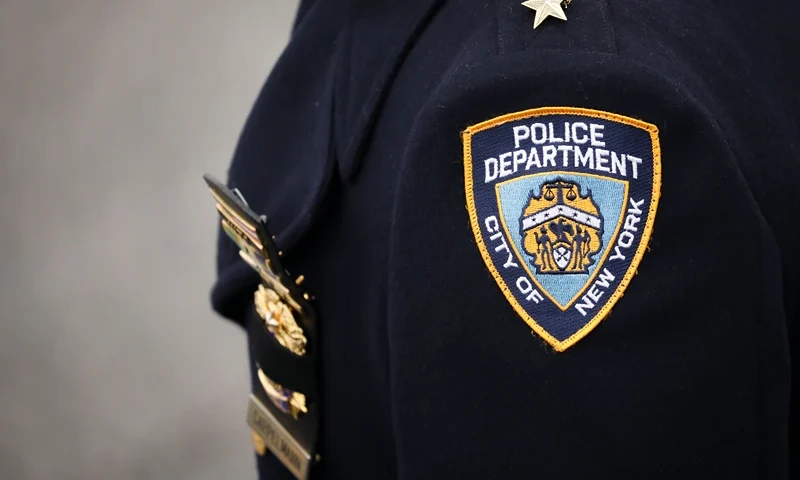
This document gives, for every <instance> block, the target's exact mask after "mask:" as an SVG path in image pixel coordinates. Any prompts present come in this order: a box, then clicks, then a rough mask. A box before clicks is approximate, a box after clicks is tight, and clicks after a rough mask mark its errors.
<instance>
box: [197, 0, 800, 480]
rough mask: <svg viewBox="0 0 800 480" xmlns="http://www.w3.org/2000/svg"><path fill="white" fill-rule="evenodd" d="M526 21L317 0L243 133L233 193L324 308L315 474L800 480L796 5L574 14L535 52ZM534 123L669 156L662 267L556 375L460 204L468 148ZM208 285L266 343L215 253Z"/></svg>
mask: <svg viewBox="0 0 800 480" xmlns="http://www.w3.org/2000/svg"><path fill="white" fill-rule="evenodd" d="M520 3H521V1H520V0H513V1H512V0H508V1H507V0H486V1H477V0H404V1H378V0H369V1H366V0H365V1H349V0H317V1H306V2H303V3H302V5H301V7H300V10H299V13H298V15H297V19H296V24H295V28H294V30H293V33H292V35H291V39H290V41H289V44H288V46H287V47H286V50H285V52H284V53H283V55H282V56H281V57H280V59H279V61H278V62H277V64H276V65H275V67H274V70H273V71H272V73H271V74H270V76H269V78H268V80H267V82H266V84H265V86H264V88H263V90H262V92H261V93H260V95H259V96H258V99H257V101H256V103H255V106H254V108H253V110H252V113H251V114H250V117H249V119H248V121H247V123H246V126H245V127H244V130H243V133H242V135H241V139H240V143H239V146H238V148H237V150H236V152H235V156H234V158H233V161H232V164H231V167H230V171H229V172H228V184H229V185H230V186H232V187H237V188H239V189H240V190H241V192H242V193H243V195H244V196H245V198H246V199H247V200H248V201H249V203H250V206H251V207H252V208H253V210H255V211H256V212H258V213H262V214H266V215H267V216H268V217H269V226H270V227H271V230H272V232H273V233H274V234H276V237H277V243H278V245H279V247H280V248H281V249H282V250H283V251H284V257H283V258H284V260H285V265H286V266H287V268H288V269H289V270H290V271H291V272H292V273H294V274H303V275H304V276H305V278H306V281H305V283H304V287H305V288H306V289H307V291H308V292H309V293H311V294H312V295H314V296H315V301H314V306H315V309H316V313H317V316H318V318H319V322H320V323H319V327H320V335H321V338H322V351H321V362H320V365H321V386H322V393H323V405H322V412H323V417H322V418H323V422H322V427H321V444H320V447H321V454H322V457H323V461H322V463H321V464H320V466H319V468H318V469H317V471H316V472H315V478H319V479H361V478H363V479H402V480H420V479H439V478H476V479H530V478H542V479H579V478H580V479H582V478H648V479H653V478H704V479H705V478H742V479H753V478H763V479H782V478H789V464H790V461H791V459H792V458H794V459H796V458H797V457H798V455H800V453H798V449H799V448H800V446H798V445H799V444H798V443H797V431H798V428H797V423H798V420H797V418H798V410H792V408H791V407H790V404H791V402H790V396H791V393H792V386H794V387H795V391H796V390H797V389H798V388H800V387H798V382H797V380H796V378H797V375H796V374H795V376H794V378H795V380H794V382H793V381H792V378H793V377H792V364H793V358H794V365H795V366H797V360H796V359H797V358H798V356H799V355H800V354H799V353H797V350H798V349H800V343H798V331H800V325H798V299H797V295H796V294H797V292H798V284H799V282H800V256H799V255H798V254H799V253H800V249H798V245H800V243H798V233H800V228H798V221H799V220H800V215H799V214H798V211H799V210H800V189H799V188H798V185H800V156H799V155H800V135H798V114H799V113H800V108H799V107H800V100H798V90H797V85H798V74H797V71H796V62H797V59H798V51H800V50H799V49H798V47H800V41H799V40H798V39H799V38H800V35H798V33H797V25H798V20H799V19H800V7H798V6H797V4H796V2H787V1H772V0H765V1H760V2H751V1H740V0H733V1H731V0H725V1H723V0H708V1H703V2H697V1H693V0H672V1H653V0H648V1H645V0H573V2H572V4H571V5H570V7H569V9H568V10H567V16H568V18H569V19H568V21H566V22H562V21H560V20H557V19H554V18H549V19H547V20H546V21H545V22H544V23H543V24H542V25H541V26H540V27H539V28H537V29H536V30H534V29H533V28H532V26H533V17H534V12H533V11H532V10H529V9H527V8H525V7H523V6H521V5H520ZM542 106H567V107H578V108H587V109H595V110H603V111H607V112H613V113H616V114H620V115H625V116H627V117H632V118H636V119H641V120H643V121H645V122H649V123H651V124H654V125H656V126H657V127H658V130H659V139H660V144H661V162H662V177H661V182H662V187H661V200H660V203H659V206H658V214H657V216H656V219H655V224H654V228H653V232H652V237H651V239H650V243H649V250H648V251H647V253H646V254H645V255H644V257H643V259H642V261H641V263H640V264H639V266H638V272H637V275H636V276H635V277H634V278H633V280H632V281H631V283H630V285H629V286H628V288H627V289H626V290H625V294H624V296H623V297H621V298H620V299H619V301H618V302H617V303H616V305H615V306H614V308H613V310H612V311H611V313H610V315H608V317H607V318H606V319H604V320H603V321H602V323H600V324H599V325H598V326H597V328H596V329H595V330H594V331H592V332H591V333H590V334H589V335H588V336H586V338H584V339H582V340H581V341H580V342H578V343H577V344H576V345H574V346H572V347H571V348H569V349H568V350H566V351H565V352H556V351H555V350H554V349H553V348H551V347H550V346H549V345H548V344H547V343H546V342H545V341H543V340H542V338H540V337H539V336H538V335H535V334H532V332H531V328H530V327H529V326H528V325H526V323H525V322H523V321H521V320H520V317H519V315H518V314H517V313H516V312H515V311H514V309H513V308H512V306H511V305H510V304H509V302H508V301H507V300H506V298H505V297H504V296H503V293H502V292H501V290H500V289H499V288H498V286H497V284H496V283H495V280H494V279H493V278H492V275H491V274H490V272H489V270H487V267H486V264H485V263H484V261H483V260H482V258H481V255H480V253H479V251H478V249H477V248H476V240H475V236H474V235H473V233H472V231H471V229H470V220H469V215H468V213H467V209H466V208H465V204H466V202H465V184H464V166H463V163H464V158H463V157H464V155H463V151H462V138H461V133H462V132H463V131H464V130H465V129H466V128H467V127H468V126H470V125H474V124H476V123H479V122H482V121H485V120H487V119H491V118H493V117H497V116H500V115H503V114H506V113H510V112H516V111H521V110H525V109H531V108H537V107H542ZM218 268H219V270H218V273H219V277H218V281H217V283H216V285H215V286H214V289H213V293H212V301H213V306H214V308H215V309H216V310H217V311H218V312H219V313H220V314H221V315H223V316H225V317H227V318H229V319H231V320H233V321H235V322H238V323H240V324H241V325H242V326H244V327H245V328H254V327H253V324H254V322H257V323H259V324H260V322H259V321H258V320H257V317H256V316H255V314H254V311H253V291H254V290H255V288H256V285H257V283H258V281H259V279H258V276H257V275H256V274H255V272H254V271H252V270H251V269H250V268H249V267H248V266H247V265H245V263H244V262H243V261H242V260H241V259H239V257H238V255H237V249H236V247H235V245H234V244H233V242H231V241H230V240H229V239H227V237H224V236H223V237H221V240H220V243H219V255H218ZM793 350H794V351H793ZM253 355H254V354H253V352H251V357H252V356H253ZM289 386H291V385H289ZM253 388H261V387H260V386H259V385H258V382H257V381H255V380H254V382H253ZM242 401H244V400H242ZM792 415H793V416H792ZM243 435H247V433H246V430H244V425H243ZM792 435H794V443H792V440H790V437H791V436H792ZM258 467H259V471H260V475H261V478H264V479H284V478H290V476H289V474H288V472H286V471H284V469H283V468H282V467H281V466H280V464H279V463H278V461H277V460H275V459H274V458H273V457H272V456H270V455H269V454H268V455H266V456H264V457H259V459H258Z"/></svg>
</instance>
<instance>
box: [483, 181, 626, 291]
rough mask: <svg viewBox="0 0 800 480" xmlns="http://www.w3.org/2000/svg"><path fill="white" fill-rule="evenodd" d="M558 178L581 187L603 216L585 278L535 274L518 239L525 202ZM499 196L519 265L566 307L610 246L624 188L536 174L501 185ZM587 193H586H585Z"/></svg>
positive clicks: (519, 237)
mask: <svg viewBox="0 0 800 480" xmlns="http://www.w3.org/2000/svg"><path fill="white" fill-rule="evenodd" d="M556 178H562V179H564V180H570V181H574V182H576V183H578V184H579V185H581V195H586V194H587V193H588V191H591V193H592V199H593V200H594V202H595V204H597V206H598V207H599V209H600V214H601V215H602V216H603V236H602V239H603V246H602V248H601V249H600V251H599V252H597V253H596V254H595V255H594V260H595V262H594V264H592V266H591V267H589V273H588V274H573V275H547V274H538V275H537V273H536V270H535V269H534V268H533V267H532V266H531V265H530V260H531V257H530V255H528V254H527V253H526V252H525V249H524V248H523V246H522V236H521V235H520V230H519V223H520V217H521V214H522V210H523V209H524V208H525V206H527V204H528V200H530V198H531V192H533V194H534V195H536V196H539V195H540V194H541V188H542V184H543V183H545V182H549V181H552V180H555V179H556ZM498 190H499V192H500V202H501V205H502V212H501V213H502V215H503V218H504V220H505V222H506V226H508V234H509V235H510V236H511V239H512V240H513V241H514V244H515V245H516V247H517V252H519V254H520V255H521V256H522V258H521V259H520V261H522V262H524V263H526V264H527V265H528V269H529V270H530V271H531V273H532V274H533V276H535V277H536V281H538V282H539V283H540V284H541V286H542V287H543V288H545V289H546V290H547V291H548V293H550V295H552V296H553V298H555V299H556V300H558V302H559V303H561V305H563V306H567V303H568V302H569V301H570V300H572V298H573V297H574V296H575V295H576V294H577V293H578V292H579V291H580V290H581V289H583V287H584V286H585V285H586V281H587V280H589V278H590V277H591V275H592V273H594V271H595V270H596V269H597V265H598V264H599V263H600V260H601V259H602V258H603V255H604V254H605V252H606V250H607V249H608V245H609V244H610V242H611V237H612V236H613V235H614V232H615V231H616V228H617V222H619V219H620V215H621V214H622V202H623V201H627V199H626V198H625V185H624V184H622V183H620V182H616V181H613V180H603V179H600V178H597V177H591V176H588V175H581V174H573V175H565V174H557V173H554V174H546V173H545V174H538V175H536V176H534V177H530V178H520V179H518V180H517V181H513V180H512V181H511V182H508V183H503V184H502V185H499V186H498ZM587 190H588V191H587Z"/></svg>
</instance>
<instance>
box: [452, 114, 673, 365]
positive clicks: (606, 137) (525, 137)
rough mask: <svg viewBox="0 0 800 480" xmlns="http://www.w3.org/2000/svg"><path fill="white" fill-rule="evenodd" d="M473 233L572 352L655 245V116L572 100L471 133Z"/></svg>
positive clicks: (538, 319)
mask: <svg viewBox="0 0 800 480" xmlns="http://www.w3.org/2000/svg"><path fill="white" fill-rule="evenodd" d="M463 142H464V177H465V184H466V194H467V208H468V210H469V217H470V222H471V224H472V231H473V233H474V234H475V239H476V241H477V244H478V248H479V249H480V252H481V255H482V256H483V259H484V261H485V262H486V266H487V267H488V269H489V270H490V271H491V273H492V275H493V276H494V278H495V280H496V281H497V284H498V285H499V286H500V289H501V290H502V291H503V293H504V294H505V296H506V298H507V299H508V301H509V302H510V303H511V305H512V306H513V307H514V310H515V311H516V312H517V313H518V314H519V315H520V316H521V317H522V319H523V320H525V322H526V323H527V324H528V325H529V326H530V327H531V328H532V329H533V330H534V331H535V332H536V333H537V334H539V335H540V336H541V337H542V338H544V339H545V340H546V341H547V342H548V343H550V344H551V345H552V346H553V348H555V349H556V350H558V351H564V350H566V349H567V348H569V347H570V346H572V345H574V344H575V343H576V342H577V341H578V340H580V339H582V338H583V337H584V336H586V335H587V334H588V333H589V332H590V331H591V330H592V329H593V328H594V327H595V326H597V324H598V323H599V322H600V321H601V320H603V318H604V317H605V316H606V315H608V313H609V311H610V310H611V308H612V307H613V306H614V304H615V303H616V302H617V300H619V298H620V297H621V296H622V294H623V293H624V290H625V288H626V287H627V286H628V283H629V282H630V281H631V278H632V277H633V275H634V274H635V273H636V268H637V266H638V264H639V262H640V261H641V259H642V256H643V255H644V252H645V250H646V249H647V244H648V240H649V238H650V233H651V232H652V229H653V222H654V220H655V215H656V209H657V207H658V199H659V195H660V190H661V152H660V146H659V140H658V129H657V128H656V126H655V125H651V124H648V123H644V122H642V121H639V120H635V119H632V118H628V117H624V116H621V115H616V114H613V113H607V112H601V111H595V110H586V109H579V108H569V107H553V108H550V107H548V108H537V109H534V110H526V111H523V112H517V113H512V114H509V115H503V116H501V117H497V118H494V119H491V120H488V121H486V122H482V123H479V124H477V125H473V126H471V127H469V128H467V130H466V131H464V133H463Z"/></svg>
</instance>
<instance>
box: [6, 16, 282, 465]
mask: <svg viewBox="0 0 800 480" xmlns="http://www.w3.org/2000/svg"><path fill="white" fill-rule="evenodd" d="M294 9H295V2H294V1H291V0H283V1H281V0H229V1H225V2H221V1H218V0H138V1H127V0H126V1H118V0H69V1H66V0H0V202H1V203H0V222H1V226H0V388H2V390H0V395H1V396H0V478H2V479H14V480H16V479H23V480H27V479H144V478H147V479H150V478H153V479H223V478H224V479H234V478H236V479H247V478H254V477H255V473H254V461H253V457H252V446H251V443H250V434H249V430H248V429H247V427H246V425H245V421H244V415H245V406H246V395H247V392H248V385H247V382H248V379H247V364H246V351H245V348H246V345H245V338H244V335H243V333H242V332H240V331H239V330H238V329H237V328H236V327H234V326H233V325H232V324H228V323H226V322H224V321H223V320H221V319H219V318H217V317H216V316H215V315H214V314H213V313H212V312H211V311H210V308H209V305H208V300H207V296H208V289H209V287H210V285H211V282H212V279H213V248H214V235H215V228H216V227H215V225H216V214H215V211H214V206H213V202H212V201H211V199H210V197H209V195H208V193H207V192H206V190H205V189H204V188H203V183H202V180H201V175H202V173H204V172H206V171H210V172H215V173H216V174H217V175H218V176H220V177H224V176H225V172H226V166H227V164H228V161H229V159H230V156H231V153H232V151H233V148H234V146H235V142H236V139H237V136H238V133H239V130H240V128H241V126H242V123H243V122H244V120H245V117H246V115H247V112H248V110H249V108H250V106H251V104H252V102H253V100H254V98H255V96H256V94H257V92H258V89H259V87H260V86H261V83H262V82H263V80H264V78H265V76H266V74H267V72H268V71H269V69H270V67H271V66H272V64H273V63H274V61H275V59H276V57H277V55H278V54H279V53H280V50H281V49H282V47H283V46H284V45H285V43H286V41H287V39H288V35H289V27H290V24H291V20H292V17H293V14H294Z"/></svg>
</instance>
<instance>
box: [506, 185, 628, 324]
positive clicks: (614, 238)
mask: <svg viewBox="0 0 800 480" xmlns="http://www.w3.org/2000/svg"><path fill="white" fill-rule="evenodd" d="M559 174H563V175H575V176H581V175H583V176H587V177H595V178H600V179H602V180H608V181H612V182H619V183H621V184H622V185H623V186H624V187H625V201H624V202H622V211H621V212H620V221H619V222H617V227H616V228H615V229H614V235H612V236H611V242H610V244H611V245H613V244H614V242H616V241H617V237H618V236H619V231H620V229H621V228H622V223H623V222H624V219H623V217H624V216H625V208H626V207H627V206H628V198H629V196H628V194H629V193H630V182H627V181H624V180H617V179H616V178H607V177H602V176H600V175H594V174H591V173H582V172H577V173H576V172H567V171H562V170H558V171H553V172H544V173H533V174H530V175H523V176H521V177H517V178H512V179H511V180H504V181H502V182H498V183H495V185H494V191H495V196H496V197H497V208H498V211H499V212H500V223H501V224H502V225H503V230H504V231H505V233H506V237H507V238H508V240H511V232H510V231H509V230H508V225H506V218H505V216H504V215H503V205H502V202H501V201H500V195H499V193H500V186H501V185H505V184H506V183H510V182H515V181H517V180H522V179H524V178H531V177H537V176H541V175H559ZM511 248H513V249H514V253H515V254H516V255H517V260H518V261H519V262H520V263H521V264H522V268H523V269H524V270H525V272H527V273H528V276H529V277H530V279H531V280H532V281H533V283H535V284H536V286H537V287H539V289H540V290H541V291H542V293H544V294H545V296H546V297H547V298H549V299H550V300H551V301H552V302H553V303H554V304H555V305H556V306H557V307H558V308H559V310H561V311H562V312H566V311H567V310H569V308H570V307H571V306H572V305H573V304H574V303H575V301H576V300H578V297H580V296H581V294H583V292H585V291H586V290H587V289H588V288H589V286H590V284H591V283H592V282H593V281H594V279H595V278H596V277H597V275H598V273H599V272H600V267H601V266H602V265H604V264H605V263H606V259H607V258H608V255H609V254H610V253H611V248H610V247H609V248H607V249H606V251H605V253H603V258H601V259H600V260H599V262H598V263H597V268H595V269H594V272H592V274H591V275H590V276H589V279H588V280H586V283H585V284H584V285H583V287H581V289H580V290H579V291H578V293H576V294H575V296H573V297H572V299H571V300H570V301H569V302H567V305H566V306H562V305H561V303H560V302H559V301H558V300H556V299H555V298H553V296H552V295H550V293H549V292H548V291H547V289H546V288H544V287H543V286H542V284H540V283H539V281H538V280H536V276H535V275H534V274H533V272H531V269H530V268H528V264H527V263H526V262H525V259H524V258H523V257H522V255H521V254H520V253H519V250H518V249H517V246H516V245H515V244H514V242H511Z"/></svg>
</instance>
